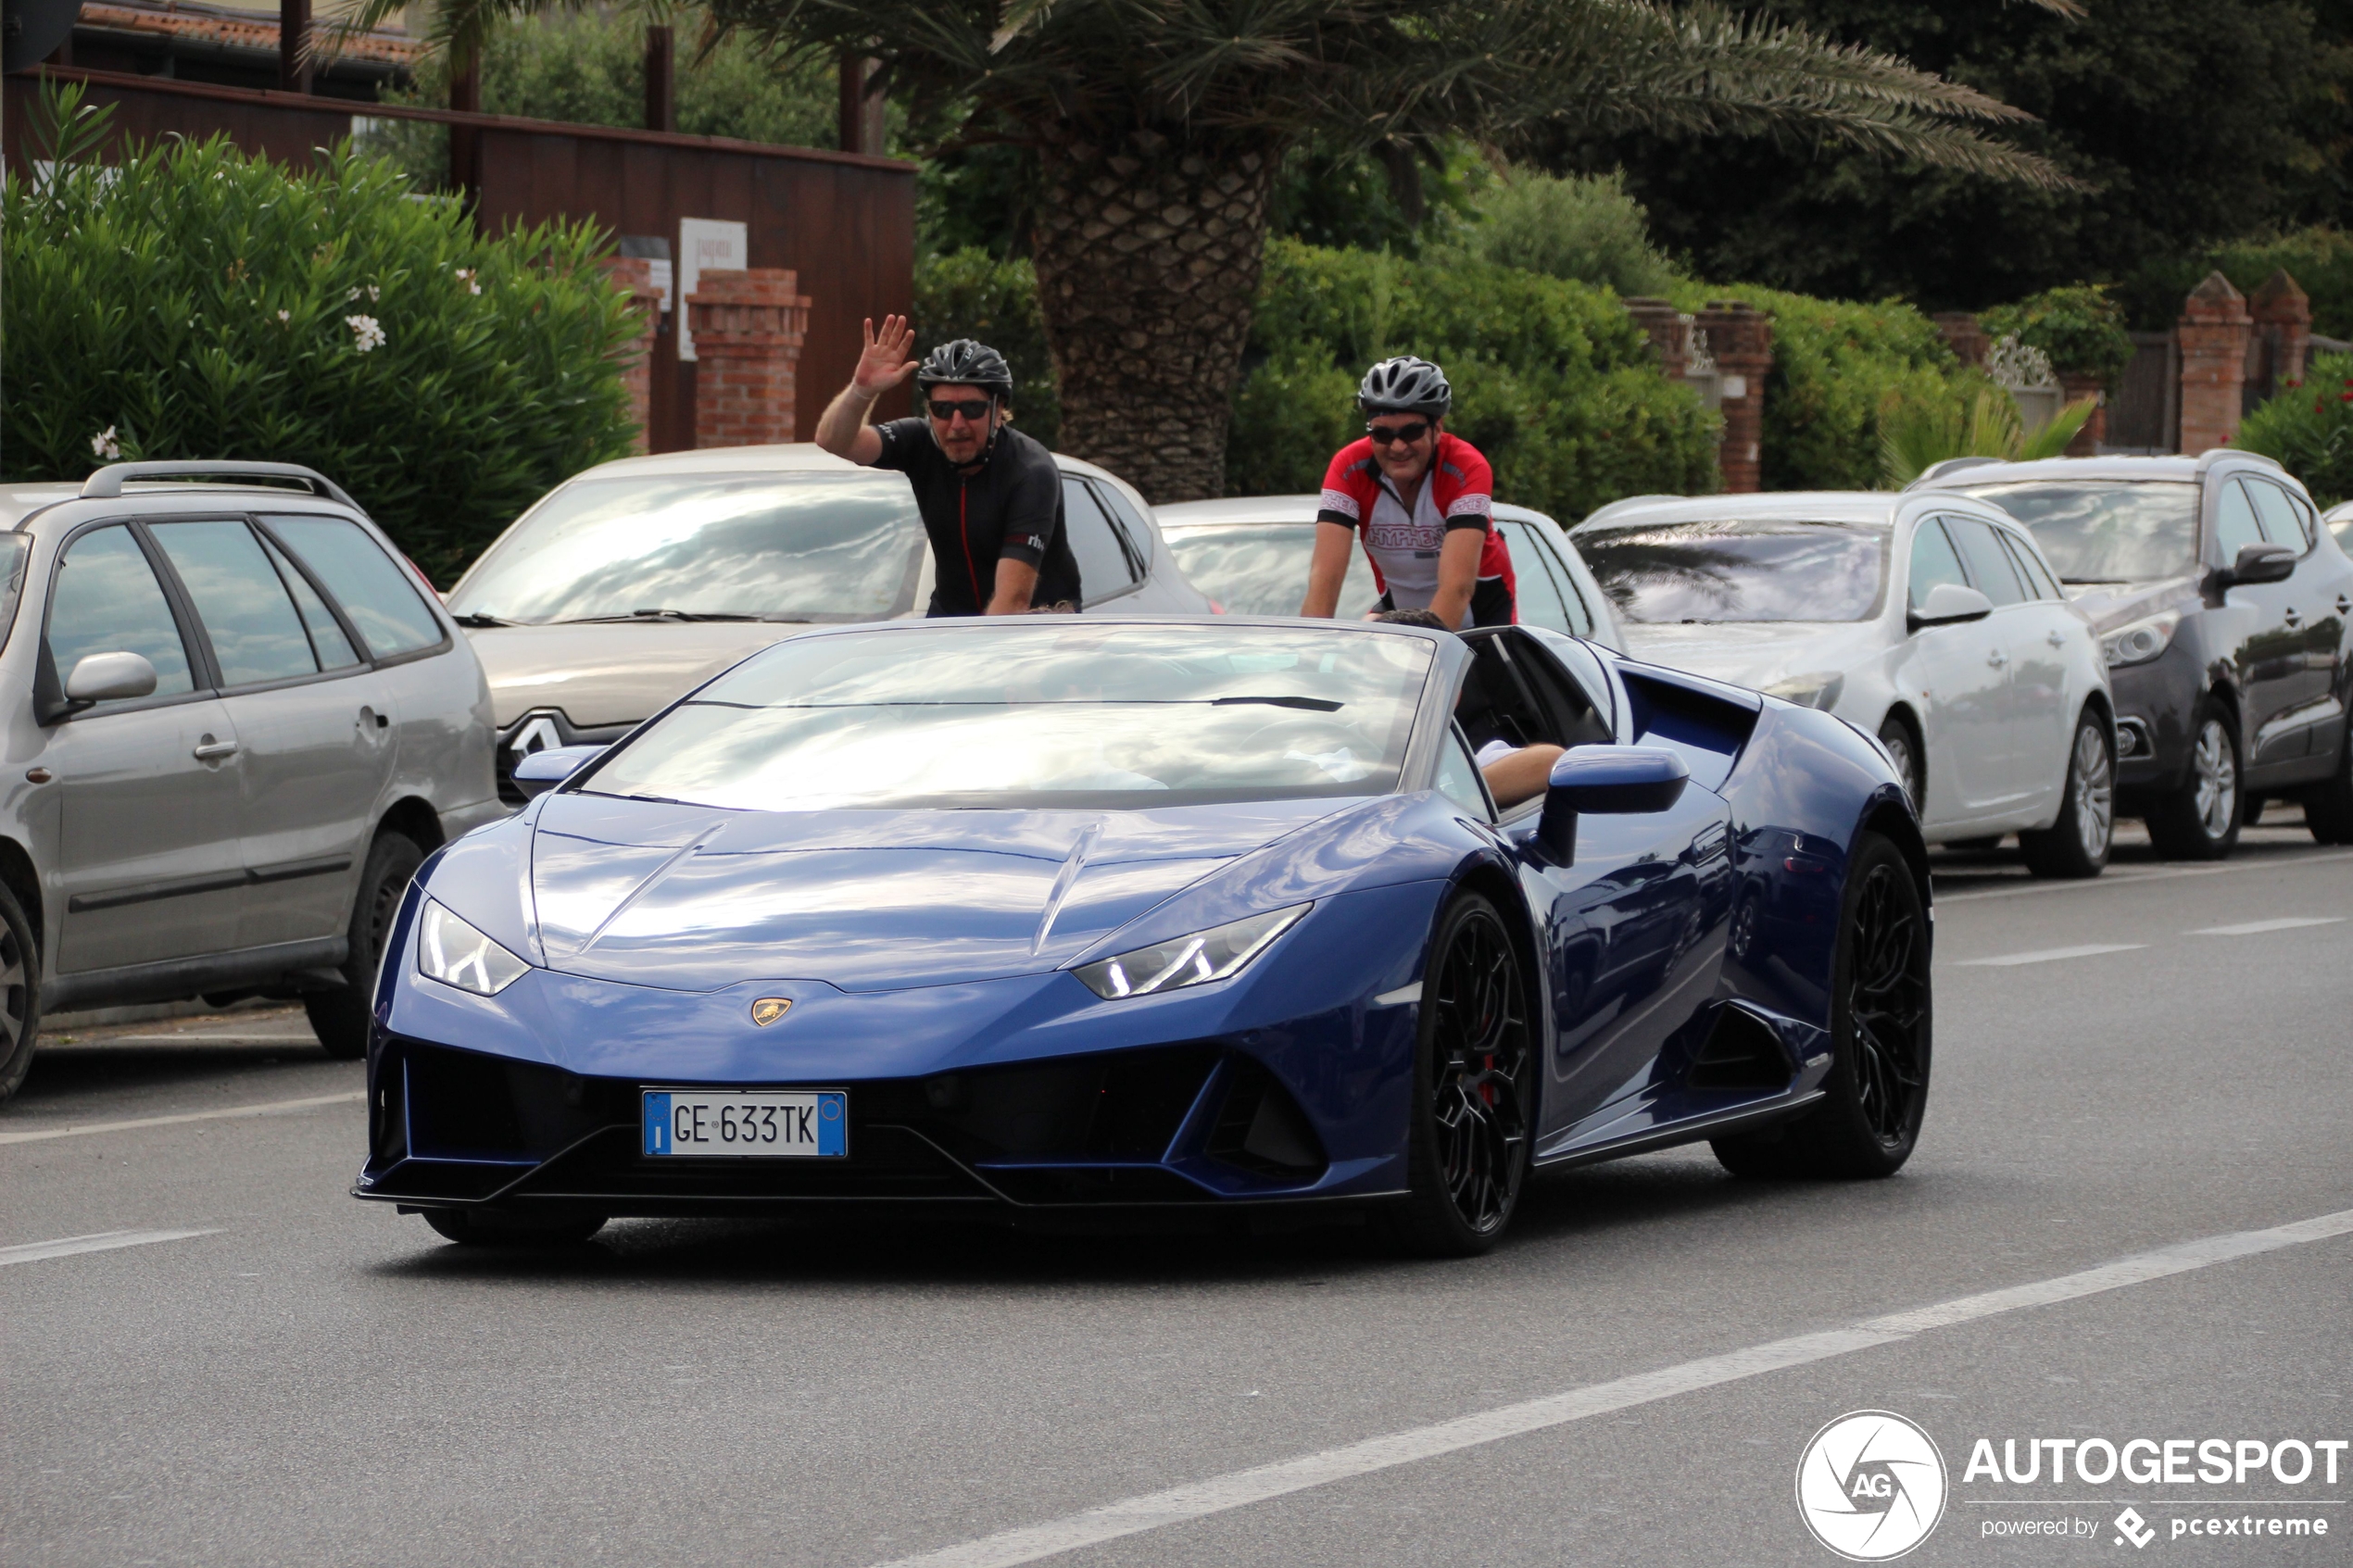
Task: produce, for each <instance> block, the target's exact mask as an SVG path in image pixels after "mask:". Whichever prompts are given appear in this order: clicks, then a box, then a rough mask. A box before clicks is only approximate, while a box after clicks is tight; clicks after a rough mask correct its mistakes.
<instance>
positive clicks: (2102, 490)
mask: <svg viewBox="0 0 2353 1568" xmlns="http://www.w3.org/2000/svg"><path fill="white" fill-rule="evenodd" d="M1967 494H1969V495H1974V496H1976V497H1977V498H1978V499H1979V500H1981V501H1991V502H1993V503H1994V505H1995V506H1997V507H1999V508H2002V509H2003V510H2004V511H2006V512H2007V513H2009V514H2010V516H2012V517H2014V518H2016V519H2018V521H2020V522H2022V523H2024V524H2026V527H2027V532H2029V533H2032V534H2033V535H2034V542H2035V543H2036V544H2038V545H2040V546H2043V554H2044V555H2045V556H2046V557H2048V558H2050V562H2051V566H2052V568H2053V569H2054V570H2056V571H2057V572H2058V574H2059V581H2060V582H2062V583H2139V582H2145V581H2146V580H2148V579H2150V578H2153V577H2171V576H2175V575H2177V574H2178V573H2181V572H2184V571H2196V570H2197V486H2196V483H2192V482H2190V481H2188V480H2179V479H2165V480H2074V481H2071V482H2070V483H2064V484H2053V483H2039V484H1985V485H1979V486H1977V487H1975V488H1973V489H1970V490H1969V491H1968V492H1967Z"/></svg>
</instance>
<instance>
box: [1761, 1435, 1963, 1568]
mask: <svg viewBox="0 0 2353 1568" xmlns="http://www.w3.org/2000/svg"><path fill="white" fill-rule="evenodd" d="M1944 1491H1945V1476H1944V1455H1943V1454H1941V1453H1939V1452H1938V1451H1937V1448H1936V1444H1935V1442H1934V1441H1933V1440H1932V1439H1931V1437H1930V1436H1929V1435H1928V1434H1927V1433H1926V1432H1924V1431H1922V1430H1921V1429H1920V1428H1919V1427H1918V1426H1917V1425H1915V1424H1912V1423H1911V1422H1909V1421H1906V1420H1905V1419H1904V1417H1902V1416H1900V1415H1896V1414H1894V1412H1892V1411H1854V1412H1852V1413H1851V1414H1847V1415H1843V1416H1840V1417H1839V1418H1838V1419H1837V1420H1836V1421H1833V1422H1831V1424H1829V1425H1828V1426H1825V1427H1823V1428H1822V1429H1821V1430H1820V1431H1819V1432H1817V1433H1815V1434H1814V1440H1813V1441H1812V1442H1810V1443H1808V1444H1806V1452H1805V1454H1804V1455H1803V1456H1802V1457H1800V1459H1799V1460H1798V1461H1797V1512H1798V1516H1799V1517H1800V1518H1802V1519H1804V1520H1805V1521H1806V1528H1807V1529H1808V1530H1810V1531H1812V1532H1813V1534H1814V1538H1815V1539H1816V1540H1818V1541H1819V1542H1821V1543H1822V1544H1823V1545H1824V1546H1826V1547H1828V1548H1830V1549H1831V1550H1832V1551H1834V1552H1836V1553H1838V1555H1839V1556H1841V1557H1843V1558H1845V1559H1846V1560H1847V1561H1848V1562H1887V1561H1888V1560H1889V1559H1890V1558H1896V1557H1901V1556H1903V1555H1904V1554H1905V1553H1906V1552H1907V1551H1909V1550H1911V1549H1913V1548H1914V1547H1916V1546H1918V1545H1919V1544H1920V1543H1921V1542H1922V1541H1924V1540H1926V1539H1928V1535H1929V1532H1930V1531H1931V1530H1933V1529H1935V1528H1936V1522H1937V1521H1938V1520H1939V1519H1942V1518H1943V1517H1944Z"/></svg>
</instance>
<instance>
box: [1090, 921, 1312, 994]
mask: <svg viewBox="0 0 2353 1568" xmlns="http://www.w3.org/2000/svg"><path fill="white" fill-rule="evenodd" d="M1311 908H1313V906H1312V905H1308V904H1293V905H1292V906H1291V907H1290V909H1277V910H1274V911H1273V912H1272V913H1269V914H1263V915H1252V916H1251V917H1250V918H1249V919H1248V920H1238V921H1236V922H1233V923H1232V924H1231V925H1221V926H1218V927H1216V928H1214V930H1210V931H1196V932H1194V933H1193V934H1192V935H1190V936H1179V937H1177V938H1176V940H1175V941H1173V942H1163V943H1160V944H1158V945H1157V946H1155V947H1139V948H1137V949H1136V950H1135V951H1134V952H1132V953H1122V954H1120V955H1119V956H1118V957H1117V958H1110V959H1101V960H1097V961H1096V962H1094V963H1090V964H1088V965H1087V966H1085V967H1084V968H1082V969H1077V970H1074V971H1072V972H1073V973H1075V974H1076V975H1077V976H1078V978H1079V979H1081V980H1083V981H1085V982H1086V983H1087V988H1088V990H1089V991H1092V992H1094V993H1095V995H1097V996H1098V997H1103V998H1104V999H1105V1000H1107V1001H1108V1000H1110V999H1111V998H1113V997H1149V996H1151V995H1152V994H1153V993H1155V992H1159V991H1180V990H1182V989H1184V988H1185V987H1186V986H1188V985H1202V984H1203V983H1204V982H1207V981H1211V980H1223V979H1225V978H1226V977H1227V975H1229V974H1239V973H1240V972H1241V970H1242V966H1243V965H1245V964H1247V963H1249V962H1250V960H1252V959H1254V958H1256V957H1257V956H1258V955H1259V954H1260V953H1262V952H1264V951H1265V947H1266V945H1267V944H1268V943H1269V942H1272V941H1273V940H1274V939H1275V938H1276V937H1277V936H1280V935H1282V934H1283V933H1284V932H1286V931H1289V930H1290V928H1291V927H1292V926H1293V925H1295V924H1296V923H1298V921H1299V917H1300V916H1302V915H1303V914H1305V913H1306V912H1307V911H1308V910H1309V909H1311Z"/></svg>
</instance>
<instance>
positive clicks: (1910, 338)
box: [1675, 284, 1979, 490]
mask: <svg viewBox="0 0 2353 1568" xmlns="http://www.w3.org/2000/svg"><path fill="white" fill-rule="evenodd" d="M1675 297H1676V300H1677V303H1679V304H1680V305H1681V306H1682V307H1683V308H1684V309H1686V310H1697V309H1700V308H1701V307H1704V306H1705V304H1706V303H1707V302H1708V301H1709V300H1712V299H1734V300H1740V301H1743V302H1745V303H1747V304H1750V305H1753V306H1755V307H1757V308H1758V309H1760V310H1762V311H1764V312H1765V313H1766V314H1767V315H1768V316H1770V317H1772V319H1773V370H1772V373H1771V374H1770V375H1769V376H1768V377H1767V378H1766V382H1765V430H1764V437H1763V447H1764V450H1763V452H1762V454H1761V461H1762V463H1763V467H1764V470H1765V472H1764V484H1765V488H1766V489H1768V490H1873V489H1877V488H1878V487H1879V484H1880V447H1881V428H1880V425H1881V416H1882V413H1883V412H1892V411H1893V410H1894V409H1895V408H1900V407H1903V406H1905V405H1906V404H1908V405H1910V406H1912V407H1914V408H1921V409H1934V410H1951V411H1952V412H1953V413H1954V414H1955V415H1956V416H1957V415H1958V413H1959V412H1960V410H1961V408H1962V405H1963V402H1964V400H1965V398H1966V396H1967V395H1968V394H1969V391H1971V390H1973V389H1974V387H1975V386H1976V385H1977V384H1979V378H1977V377H1974V376H1970V375H1968V374H1966V373H1965V369H1964V367H1963V366H1962V364H1961V362H1960V360H1959V359H1957V358H1955V356H1954V354H1953V351H1952V349H1951V348H1950V347H1949V346H1948V345H1946V344H1945V342H1944V337H1943V335H1942V334H1941V333H1939V332H1937V330H1936V323H1935V322H1933V321H1931V320H1929V319H1928V318H1927V317H1926V316H1924V315H1922V314H1921V313H1920V312H1919V311H1918V310H1915V309H1913V308H1912V307H1910V306H1908V305H1905V304H1902V303H1900V302H1898V301H1895V300H1883V301H1881V302H1880V303H1879V304H1877V305H1856V304H1850V303H1847V302H1844V301H1841V300H1830V299H1815V298H1812V297H1811V296H1809V295H1797V294H1783V293H1781V292H1780V291H1779V290H1777V289H1764V288H1755V287H1751V286H1748V285H1745V284H1743V285H1738V286H1733V287H1718V286H1711V285H1706V284H1692V285H1688V286H1687V287H1684V288H1682V289H1680V290H1678V291H1677V294H1676V296H1675Z"/></svg>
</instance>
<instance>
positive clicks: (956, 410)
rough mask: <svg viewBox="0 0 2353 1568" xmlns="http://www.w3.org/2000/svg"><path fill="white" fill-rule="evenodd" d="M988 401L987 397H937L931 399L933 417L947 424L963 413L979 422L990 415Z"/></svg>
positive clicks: (973, 420)
mask: <svg viewBox="0 0 2353 1568" xmlns="http://www.w3.org/2000/svg"><path fill="white" fill-rule="evenodd" d="M988 403H989V400H988V398H986V397H963V398H952V399H951V398H947V397H935V398H933V399H932V400H931V417H932V418H933V419H935V420H938V421H939V422H940V423H941V424H946V423H947V422H948V421H949V420H952V419H954V418H955V417H956V416H957V415H959V414H962V415H963V416H964V418H966V419H967V420H971V421H972V422H973V423H975V424H978V423H980V421H981V420H985V419H987V418H988Z"/></svg>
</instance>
